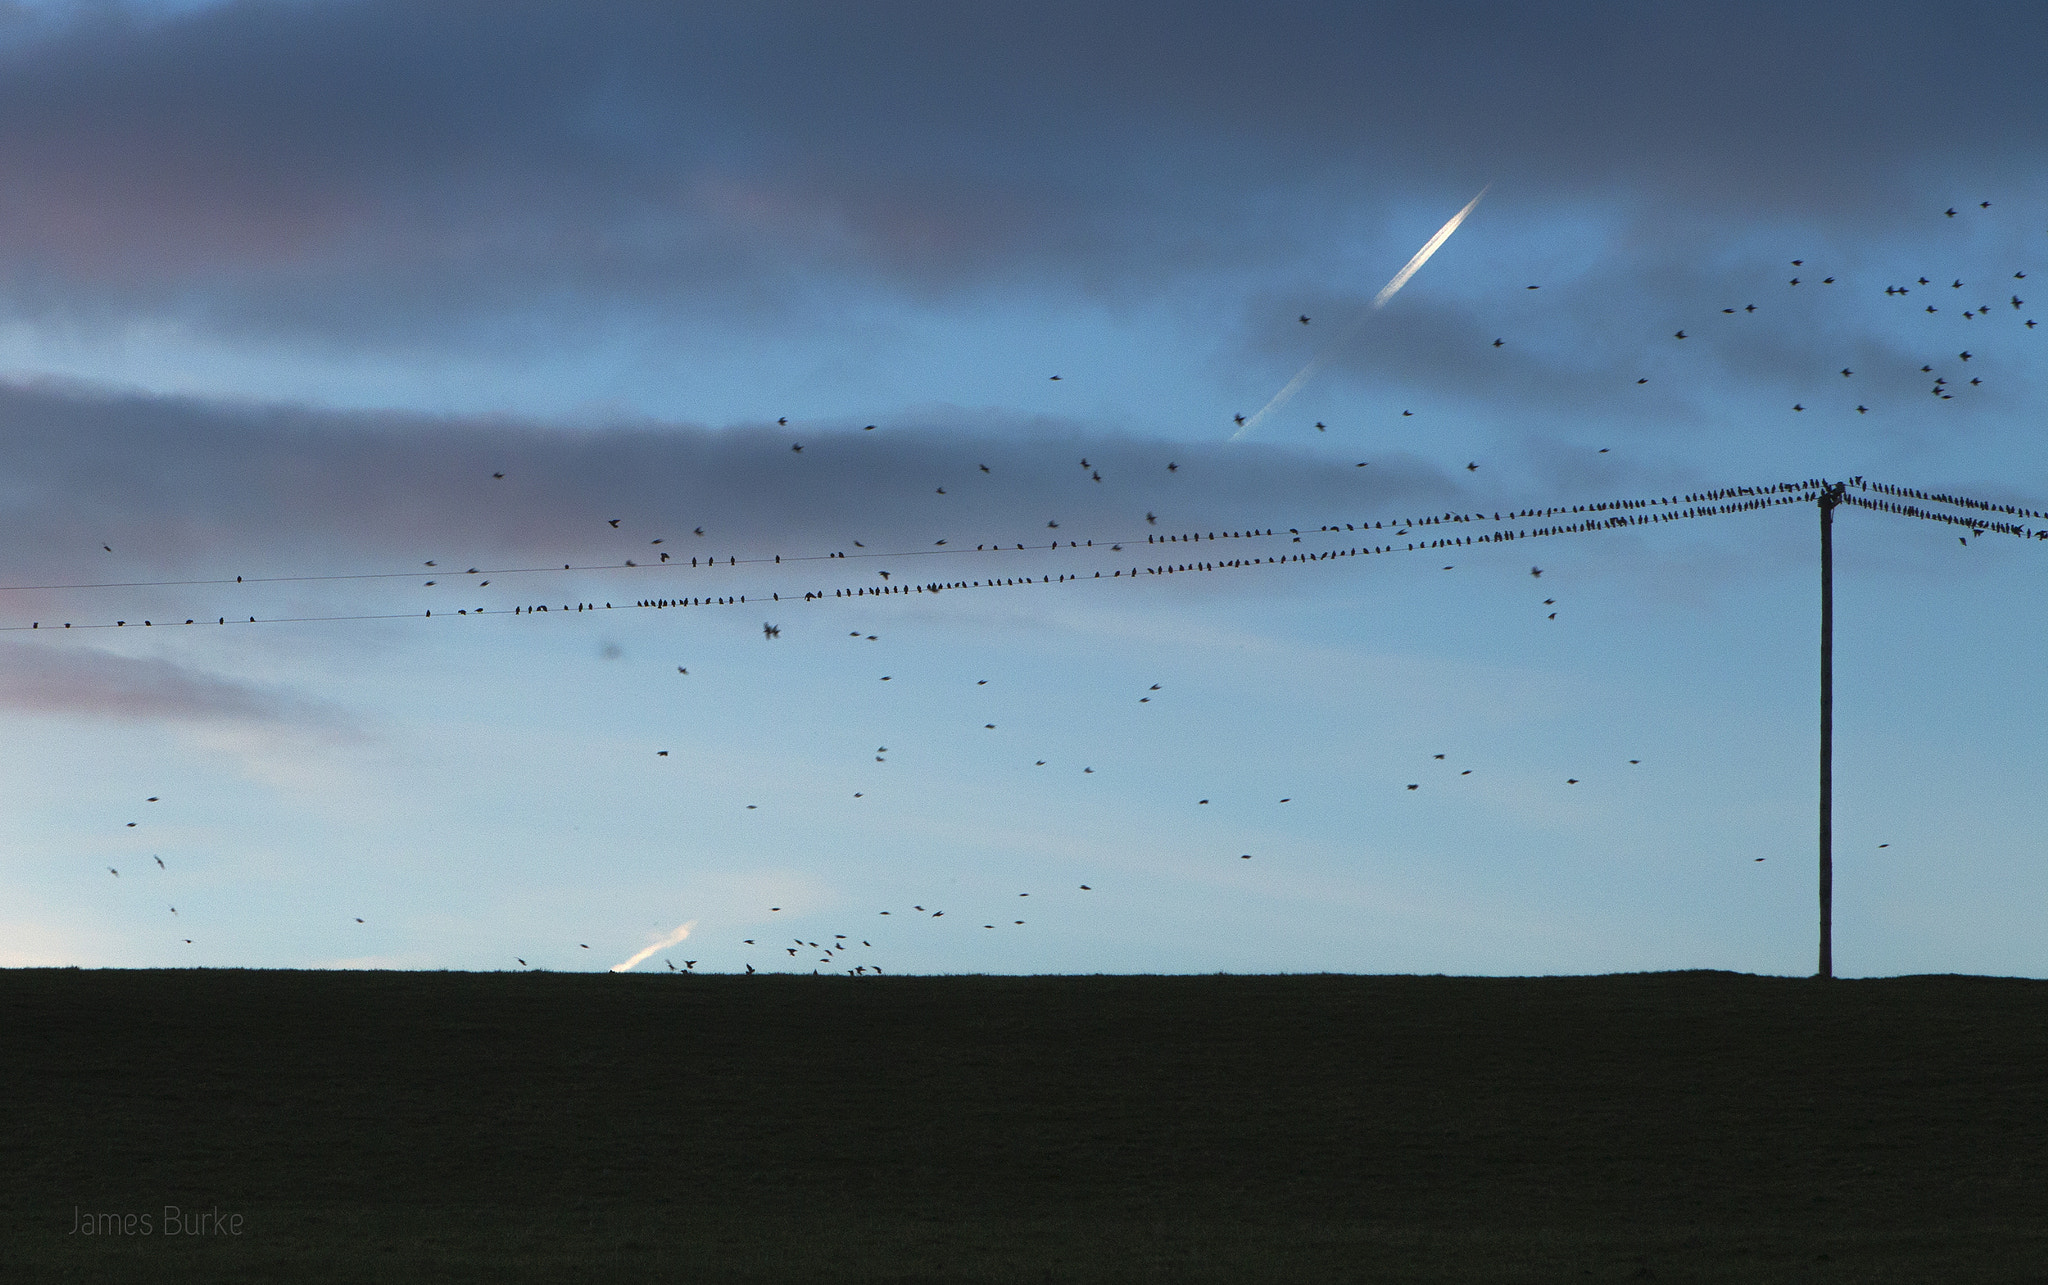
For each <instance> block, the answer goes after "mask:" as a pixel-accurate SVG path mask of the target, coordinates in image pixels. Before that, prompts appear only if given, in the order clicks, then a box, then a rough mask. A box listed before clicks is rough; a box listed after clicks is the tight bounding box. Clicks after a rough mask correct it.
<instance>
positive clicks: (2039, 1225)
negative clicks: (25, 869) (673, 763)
mask: <svg viewBox="0 0 2048 1285" xmlns="http://www.w3.org/2000/svg"><path fill="white" fill-rule="evenodd" d="M0 1048H4V1055H0V1173H4V1174H5V1181H4V1182H0V1236H4V1241H0V1268H4V1267H7V1266H8V1265H9V1264H11V1265H12V1274H13V1275H14V1276H16V1277H18V1278H20V1279H25V1280H36V1281H95V1282H98V1281H114V1280H146V1281H159V1280H161V1281H195V1282H199V1281H204V1282H222V1281H240V1280H248V1281H258V1280H262V1281H275V1280H291V1281H300V1282H313V1281H361V1280H371V1279H375V1280H378V1281H412V1280H422V1281H424V1280H434V1281H480V1282H481V1281H502V1280H509V1279H534V1280H551V1281H553V1280H558V1281H571V1280H576V1281H584V1280H614V1279H616V1280H660V1281H762V1282H767V1281H795V1280H821V1281H829V1282H835V1283H842V1282H854V1281H870V1280H889V1281H934V1282H937V1281H1019V1282H1022V1281H1030V1282H1042V1281H1102V1282H1109V1281H1117V1282H1123V1281H1154V1280H1157V1281H1215V1282H1241V1281H1265V1280H1270V1281H1304V1280H1414V1281H1473V1280H1487V1281H1552V1280H1629V1279H1652V1278H1654V1279H1658V1280H1667V1281H1670V1280H1676V1281H1686V1280H1741V1281H1778V1280H1783V1281H1837V1280H1838V1281H1858V1282H1870V1281H1930V1280H1945V1281H1975V1280H1983V1281H1991V1280H1998V1281H2007V1280H2011V1281H2017V1280H2036V1281H2048V983H2043V982H2034V981H2008V980H1995V979H1986V978H1970V977H1916V978H1900V979H1893V980H1883V981H1837V982H1833V983H1825V984H1824V983H1818V982H1814V981H1807V980H1787V979H1774V978H1760V977H1747V976H1737V975H1730V974H1718V973H1679V974H1657V975H1637V976H1615V977H1590V978H1539V979H1487V978H1443V977H1015V978H1013V977H904V978H893V977H884V978H809V977H795V978H793V977H768V976H759V977H725V976H717V977H678V976H670V975H666V974H664V975H662V976H613V975H605V974H600V975H595V976H592V975H579V974H558V973H555V974H551V973H525V974H465V973H427V974H418V973H314V972H222V971H175V972H171V971H167V972H113V971H108V972H84V971H75V970H30V971H12V972H4V973H0ZM165 1205H175V1206H178V1208H179V1217H178V1221H179V1223H180V1225H181V1226H184V1227H186V1228H188V1229H189V1228H192V1227H194V1226H196V1224H195V1223H194V1222H193V1221H192V1220H193V1219H195V1217H196V1216H198V1215H201V1214H203V1213H205V1212H206V1211H212V1210H218V1211H219V1213H220V1214H221V1216H222V1218H223V1219H224V1220H225V1219H227V1218H230V1217H232V1216H233V1215H239V1216H240V1217H241V1219H242V1221H241V1223H240V1224H239V1228H240V1234H238V1235H237V1234H211V1233H208V1234H196V1235H195V1234H190V1232H189V1231H188V1232H187V1234H182V1235H178V1236H167V1235H165V1234H164V1231H165V1228H164V1227H163V1221H162V1220H163V1207H164V1206H165ZM102 1213H111V1214H116V1215H122V1214H127V1213H135V1214H138V1215H143V1214H147V1215H150V1216H151V1219H152V1227H153V1234H151V1235H148V1236H144V1235H141V1234H139V1232H138V1233H136V1234H104V1235H94V1236H86V1235H81V1234H74V1233H73V1232H72V1228H73V1226H74V1225H75V1221H76V1220H77V1219H78V1218H79V1217H80V1216H84V1215H95V1214H102ZM209 1226H211V1224H209ZM8 1274H9V1273H8V1272H4V1271H0V1275H8Z"/></svg>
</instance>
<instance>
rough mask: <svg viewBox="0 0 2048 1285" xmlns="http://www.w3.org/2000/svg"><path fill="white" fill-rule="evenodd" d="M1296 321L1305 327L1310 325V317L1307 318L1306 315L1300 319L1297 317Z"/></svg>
mask: <svg viewBox="0 0 2048 1285" xmlns="http://www.w3.org/2000/svg"><path fill="white" fill-rule="evenodd" d="M1295 320H1296V321H1299V322H1300V323H1301V324H1302V325H1304V326H1306V325H1307V324H1308V317H1307V316H1305V315H1304V316H1300V317H1296V318H1295Z"/></svg>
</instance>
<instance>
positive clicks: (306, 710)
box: [0, 639, 349, 733]
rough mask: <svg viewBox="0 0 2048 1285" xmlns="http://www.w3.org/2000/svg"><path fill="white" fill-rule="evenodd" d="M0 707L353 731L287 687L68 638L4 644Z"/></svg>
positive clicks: (324, 707)
mask: <svg viewBox="0 0 2048 1285" xmlns="http://www.w3.org/2000/svg"><path fill="white" fill-rule="evenodd" d="M0 707H5V708H7V709H11V710H15V711H18V712H21V713H26V714H46V715H62V716H75V715H83V716H86V717H91V718H110V719H118V720H123V721H129V722H173V723H191V724H227V725H243V726H248V725H259V726H279V725H290V726H294V727H299V728H308V729H313V730H318V731H322V732H328V733H332V732H337V731H346V730H348V728H349V720H348V719H347V717H346V716H345V715H343V714H341V713H340V712H339V711H337V710H336V709H334V708H333V707H332V706H329V705H327V704H325V703H322V702H318V701H313V700H309V699H307V698H305V697H302V696H299V695H297V694H296V693H293V692H290V691H288V690H284V689H280V688H276V687H271V686H266V685H262V684H256V683H248V682H244V681H241V680H239V679H235V678H229V677H225V676H222V675H218V674H210V673H206V672H204V671H202V670H196V669H193V668H190V667H188V666H185V665H180V664H178V663H176V662H174V661H169V660H163V659H157V658H150V657H135V656H123V655H119V654H116V653H113V652H107V651H101V650H98V649H96V648H93V647H90V646H87V645H85V644H83V643H73V642H71V641H69V640H68V639H67V640H66V641H64V642H61V643H56V644H35V643H22V642H15V643H7V644H0Z"/></svg>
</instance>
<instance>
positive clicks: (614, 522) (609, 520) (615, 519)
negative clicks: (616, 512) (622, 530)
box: [605, 518, 619, 526]
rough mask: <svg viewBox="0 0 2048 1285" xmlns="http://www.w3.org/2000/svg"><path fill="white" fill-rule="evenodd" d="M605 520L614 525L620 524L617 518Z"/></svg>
mask: <svg viewBox="0 0 2048 1285" xmlns="http://www.w3.org/2000/svg"><path fill="white" fill-rule="evenodd" d="M605 520H606V521H608V522H610V523H611V524H612V525H613V526H617V525H618V524H619V520H618V519H617V518H607V519H605Z"/></svg>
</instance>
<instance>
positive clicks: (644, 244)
mask: <svg viewBox="0 0 2048 1285" xmlns="http://www.w3.org/2000/svg"><path fill="white" fill-rule="evenodd" d="M89 12H90V13H91V14H93V15H94V16H91V17H87V18H84V19H80V20H79V21H77V22H75V23H73V24H72V25H71V26H70V27H68V28H67V29H65V30H63V31H62V32H61V33H60V34H57V35H54V36H51V37H48V38H45V39H39V40H36V39H23V40H18V41H17V42H16V43H15V44H14V45H13V46H12V47H11V48H9V49H7V50H6V51H5V52H4V54H0V61H4V70H5V74H4V76H0V169H4V172H5V173H6V176H7V179H8V182H7V184H6V185H5V187H4V195H0V214H4V221H0V226H4V227H5V228H6V232H5V235H4V237H0V273H4V274H5V275H4V282H5V290H6V293H7V294H8V296H10V298H11V300H12V304H13V306H14V308H15V309H17V310H18V311H21V312H26V313H29V314H32V315H54V314H57V313H64V314H73V315H76V314H81V313H90V312H92V310H93V309H95V308H99V309H104V310H108V311H110V312H114V313H120V312H123V311H126V310H131V309H139V310H142V311H145V312H157V313H172V314H175V315H179V316H182V317H187V318H193V319H197V320H199V321H200V322H201V323H202V324H204V325H207V326H211V327H215V328H219V329H224V330H230V331H244V332H250V333H256V332H265V331H269V330H274V329H282V330H283V331H285V332H287V333H293V334H301V335H306V336H314V337H318V336H323V335H326V336H336V337H339V336H346V335H357V336H360V335H363V334H377V335H382V336H384V337H385V340H386V341H387V342H389V341H391V340H393V339H394V338H396V339H399V340H407V341H414V342H418V341H425V340H433V341H436V342H447V341H449V340H450V338H451V337H452V336H459V335H461V334H463V333H466V332H464V331H463V330H462V323H468V324H471V325H477V326H483V325H485V323H486V322H487V321H488V319H490V318H494V317H501V316H504V315H507V314H520V313H527V312H532V313H539V314H546V315H549V316H552V317H554V318H555V319H557V321H559V322H562V323H568V322H580V323H582V324H585V325H597V324H601V323H602V321H603V320H604V316H605V314H606V313H607V312H608V311H611V310H616V309H619V308H632V309H640V310H643V311H646V310H651V311H676V312H682V313H687V312H690V311H691V310H693V309H695V310H703V309H710V310H712V311H715V312H718V313H720V314H721V315H731V314H733V313H735V312H737V313H739V314H741V315H744V313H745V312H746V311H748V310H750V309H751V310H762V309H765V310H767V311H769V312H770V313H772V312H774V311H775V310H776V309H778V308H779V307H783V306H789V305H792V304H794V303H796V302H798V301H800V300H802V299H803V298H805V297H806V295H807V292H809V291H811V290H814V289H816V288H818V286H819V284H820V282H821V281H824V280H828V279H830V278H833V277H835V276H836V277H841V278H844V279H845V280H847V281H852V282H868V283H880V284H882V285H883V286H885V287H886V288H890V289H901V290H908V291H911V292H914V293H930V292H935V291H936V292H945V291H952V290H959V289H963V288H979V287H982V286H986V285H990V284H1014V283H1017V282H1020V281H1034V282H1042V281H1044V280H1046V279H1053V280H1059V281H1062V282H1064V283H1066V284H1068V285H1070V286H1074V285H1079V286H1085V287H1087V288H1092V289H1109V290H1115V289H1118V288H1121V287H1123V286H1125V285H1129V284H1131V283H1145V288H1154V287H1155V286H1156V283H1157V282H1158V281H1160V280H1161V279H1162V278H1170V277H1173V276H1175V275H1177V274H1183V273H1188V272H1193V271H1201V270H1204V269H1207V268H1210V267H1215V266H1218V265H1232V266H1240V265H1243V264H1245V263H1258V262H1262V261H1267V260H1269V259H1271V258H1272V256H1274V255H1276V254H1281V253H1284V252H1285V246H1286V244H1287V241H1288V239H1289V236H1290V231H1291V230H1290V228H1289V227H1288V226H1287V218H1286V217H1285V214H1284V211H1285V210H1286V209H1287V207H1288V206H1289V205H1290V204H1293V203H1297V202H1298V203H1301V204H1326V203H1330V202H1335V203H1337V204H1340V205H1343V204H1354V203H1357V202H1359V201H1361V200H1362V199H1364V198H1367V197H1371V198H1374V199H1377V200H1383V199H1384V198H1385V197H1386V195H1387V194H1389V193H1403V192H1416V191H1432V192H1433V191H1435V190H1436V189H1437V188H1439V187H1449V188H1455V189H1457V190H1458V191H1459V192H1460V193H1462V192H1464V191H1465V190H1467V189H1468V188H1469V187H1470V186H1471V185H1473V184H1474V183H1476V182H1478V181H1481V180H1483V179H1486V178H1495V179H1499V180H1501V181H1502V183H1503V184H1504V186H1506V187H1511V188H1519V189H1520V190H1522V191H1524V192H1531V193H1559V192H1575V193H1576V192H1583V191H1585V190H1587V188H1588V187H1589V185H1590V186H1593V187H1601V186H1605V187H1608V188H1611V189H1613V190H1618V191H1632V192H1637V193H1640V194H1644V199H1647V200H1649V201H1651V202H1652V203H1656V202H1664V203H1669V204H1673V205H1684V206H1688V207H1691V208H1696V209H1705V210H1717V211H1720V212H1723V213H1727V212H1731V211H1742V212H1747V211H1750V210H1752V209H1754V208H1755V207H1756V206H1757V205H1758V204H1759V203H1764V204H1768V205H1770V206H1771V207H1772V208H1773V209H1777V210H1780V211H1798V210H1802V209H1803V210H1808V211H1822V210H1824V211H1826V212H1827V213H1828V214H1829V215H1830V217H1836V218H1851V219H1853V218H1858V217H1863V218H1873V219H1875V218H1880V217H1883V216H1885V215H1888V214H1889V213H1890V212H1889V211H1886V210H1883V209H1881V208H1880V206H1881V203H1882V202H1883V201H1885V200H1889V199H1892V196H1893V195H1894V194H1895V193H1896V192H1897V190H1898V186H1899V184H1900V183H1901V182H1903V181H1905V180H1906V179H1907V178H1917V177H1918V175H1919V174H1920V173H1921V171H1923V170H1926V169H1928V168H1930V167H1931V166H1932V165H1934V164H1935V163H1939V164H1940V165H1941V166H1942V167H1943V168H1944V169H1945V170H1946V171H1947V172H1961V173H1971V174H1974V175H1977V176H1978V177H1979V179H1980V180H1981V181H1983V182H1985V183H1987V184H1990V185H1993V186H1997V185H1999V184H2007V185H2009V184H2010V182H2011V180H2012V178H2013V173H2014V169H2013V167H2014V166H2015V165H2030V164H2032V163H2033V162H2034V160H2035V159H2036V158H2035V156H2034V154H2033V150H2032V143H2031V140H2034V139H2037V138H2038V137H2040V135H2041V133H2042V129H2043V126H2044V124H2048V102H2044V100H2043V99H2042V97H2041V96H2040V95H2038V94H2037V93H2035V92H2034V80H2035V77H2034V75H2033V69H2032V57H2033V53H2032V51H2034V50H2036V49H2038V48H2040V47H2042V46H2043V45H2044V44H2048V39H2044V36H2048V16H2044V15H2043V13H2042V12H2041V11H2040V10H2039V9H2038V7H2036V6H2027V5H1978V6H1970V5H1958V6H1944V7H1942V8H1941V9H1940V10H1930V9H1928V8H1927V7H1926V6H1921V5H1910V4H1903V3H1900V4H1890V5H1884V4H1878V5H1872V4H1857V5H1847V4H1842V5H1802V6H1794V7H1791V8H1787V7H1785V6H1782V5H1761V4H1758V5H1738V6H1716V7H1714V8H1712V9H1698V8H1690V9H1689V8H1685V7H1682V6H1681V7H1672V6H1660V7H1654V8H1646V7H1644V6H1641V5H1622V4H1593V5H1577V6H1569V7H1564V8H1559V7H1554V6H1551V7H1540V8H1532V7H1529V6H1525V5H1514V4H1505V3H1503V4H1474V5H1439V6H1426V7H1414V6H1400V7H1395V6H1377V7H1375V6H1336V5H1293V6H1279V7H1273V6H1259V7H1247V6H1242V5H1220V4H1219V5H1164V4H1156V3H1154V4H1115V3H1111V4H1098V3H1089V4H1079V3H1070V4H1051V5H1033V6H1024V7H1015V6H1011V7H987V6H978V7H977V6H970V7H961V6H949V5H938V4H896V5H885V6H860V7H852V6H845V5H839V4H832V3H825V2H823V0H819V2H818V3H787V4H762V5H748V6H744V7H740V8H734V7H731V6H714V5H697V6H684V5H667V4H617V5H606V6H598V7H591V6H584V5H570V4H564V3H553V4H543V3H523V4H519V3H515V4H504V3H489V4H485V3H482V2H481V0H475V2H472V3H466V4H465V3H451V4H440V5H431V6H420V5H414V4H405V3H399V2H398V0H376V2H371V3H325V4H322V3H293V4H283V3H278V4H257V3H250V4H234V5H225V6H220V7H217V8H212V9H206V10H201V11H199V12H196V13H193V14H190V15H188V16H183V17H177V18H172V19H159V20H152V21H147V22H144V21H141V20H138V19H133V18H122V17H119V16H109V13H108V11H103V10H92V11H89ZM2003 190H2004V189H2003V188H2001V192H2002V191H2003ZM1967 195H1974V192H1973V193H1970V194H1967ZM1290 197H1293V198H1296V199H1295V200H1293V201H1291V200H1290ZM1953 199H1961V197H1957V198H1953ZM1276 211H1278V212H1280V213H1278V214H1276ZM500 337H501V338H502V335H500Z"/></svg>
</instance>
